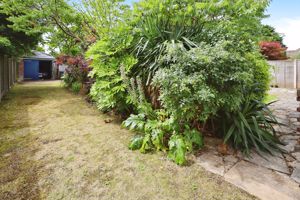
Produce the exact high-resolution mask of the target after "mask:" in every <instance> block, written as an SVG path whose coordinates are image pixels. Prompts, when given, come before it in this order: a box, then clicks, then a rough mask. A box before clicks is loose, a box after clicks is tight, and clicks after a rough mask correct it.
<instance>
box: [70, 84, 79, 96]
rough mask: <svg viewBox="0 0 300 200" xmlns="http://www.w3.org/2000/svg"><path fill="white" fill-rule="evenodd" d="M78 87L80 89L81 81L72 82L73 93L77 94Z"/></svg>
mask: <svg viewBox="0 0 300 200" xmlns="http://www.w3.org/2000/svg"><path fill="white" fill-rule="evenodd" d="M80 89H81V83H79V82H74V83H72V86H71V90H72V92H74V93H75V94H78V93H79V91H80Z"/></svg>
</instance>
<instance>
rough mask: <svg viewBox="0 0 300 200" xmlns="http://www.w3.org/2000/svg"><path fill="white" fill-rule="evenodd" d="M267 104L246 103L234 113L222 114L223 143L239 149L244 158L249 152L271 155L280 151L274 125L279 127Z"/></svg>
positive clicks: (257, 102) (258, 102)
mask: <svg viewBox="0 0 300 200" xmlns="http://www.w3.org/2000/svg"><path fill="white" fill-rule="evenodd" d="M268 105H269V104H264V103H262V102H260V101H250V100H248V101H246V102H245V103H243V104H242V105H241V106H240V108H239V110H237V111H235V112H224V113H223V115H222V118H221V119H220V120H221V121H222V129H223V137H224V143H229V144H231V145H232V146H233V147H234V148H235V149H240V150H241V151H242V152H243V153H244V154H245V155H246V156H249V154H250V150H251V149H252V148H255V150H256V151H257V152H258V153H259V154H262V152H268V153H270V154H273V153H274V152H276V151H280V150H281V149H280V147H279V146H278V144H281V143H280V141H279V140H278V138H277V137H276V131H275V129H274V127H273V126H274V125H281V124H280V123H279V122H278V121H277V120H276V118H275V116H274V115H273V114H272V112H271V110H270V109H269V108H268Z"/></svg>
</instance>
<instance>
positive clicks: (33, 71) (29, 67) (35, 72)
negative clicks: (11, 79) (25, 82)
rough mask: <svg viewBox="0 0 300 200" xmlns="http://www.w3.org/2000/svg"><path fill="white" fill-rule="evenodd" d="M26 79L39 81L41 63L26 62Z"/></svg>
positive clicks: (35, 61) (34, 61)
mask: <svg viewBox="0 0 300 200" xmlns="http://www.w3.org/2000/svg"><path fill="white" fill-rule="evenodd" d="M24 78H25V79H32V80H38V79H39V61H38V60H24Z"/></svg>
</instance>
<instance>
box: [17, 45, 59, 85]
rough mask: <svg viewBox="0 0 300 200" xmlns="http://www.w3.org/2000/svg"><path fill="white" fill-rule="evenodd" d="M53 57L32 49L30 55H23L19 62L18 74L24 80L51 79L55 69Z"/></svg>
mask: <svg viewBox="0 0 300 200" xmlns="http://www.w3.org/2000/svg"><path fill="white" fill-rule="evenodd" d="M54 60H55V58H54V57H53V56H51V55H49V54H46V53H43V52H39V51H33V52H32V55H30V56H25V57H23V62H21V63H20V76H21V77H23V79H24V80H45V79H53V78H54V77H55V75H53V74H54V73H55V71H56V69H54V68H55V65H54Z"/></svg>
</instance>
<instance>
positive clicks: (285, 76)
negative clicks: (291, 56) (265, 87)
mask: <svg viewBox="0 0 300 200" xmlns="http://www.w3.org/2000/svg"><path fill="white" fill-rule="evenodd" d="M268 62H269V64H270V65H271V66H272V68H271V75H272V81H271V85H274V86H278V87H280V88H300V60H280V61H279V60H278V61H268Z"/></svg>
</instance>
